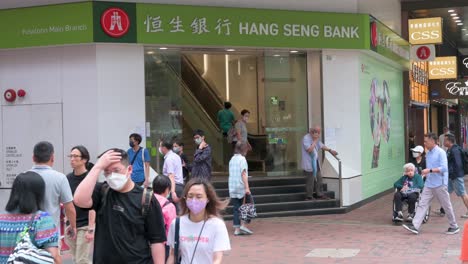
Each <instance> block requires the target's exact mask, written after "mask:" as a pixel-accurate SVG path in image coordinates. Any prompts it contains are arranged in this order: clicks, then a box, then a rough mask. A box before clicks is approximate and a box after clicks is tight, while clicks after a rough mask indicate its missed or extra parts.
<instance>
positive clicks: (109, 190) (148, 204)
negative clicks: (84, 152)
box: [74, 149, 166, 264]
mask: <svg viewBox="0 0 468 264" xmlns="http://www.w3.org/2000/svg"><path fill="white" fill-rule="evenodd" d="M101 172H103V173H104V176H105V177H106V183H103V184H102V183H98V184H96V181H97V179H98V176H99V174H100V173H101ZM131 174H132V166H131V165H130V164H129V160H128V155H127V152H125V151H124V150H121V149H111V150H109V151H106V152H105V153H104V154H102V155H101V156H100V157H99V160H98V161H97V162H96V165H94V167H93V168H92V169H91V171H90V172H89V173H88V176H86V178H84V180H83V181H82V182H81V183H80V185H79V186H78V188H77V189H76V191H75V196H74V202H75V204H76V205H77V206H79V207H81V208H92V209H93V210H95V211H96V231H95V240H94V256H93V263H94V264H107V263H112V264H163V263H164V262H165V252H164V251H165V249H164V242H165V241H166V232H165V229H164V220H163V216H162V212H161V206H160V205H159V203H158V201H157V200H156V198H155V197H154V196H153V192H152V191H151V190H148V189H143V188H141V187H140V186H137V185H136V184H135V183H134V182H133V181H132V180H131V179H130V175H131Z"/></svg>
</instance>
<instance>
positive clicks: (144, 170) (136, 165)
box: [127, 133, 151, 187]
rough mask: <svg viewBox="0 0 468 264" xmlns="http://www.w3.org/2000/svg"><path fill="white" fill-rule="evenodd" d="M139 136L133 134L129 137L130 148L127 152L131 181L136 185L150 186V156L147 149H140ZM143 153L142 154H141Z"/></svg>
mask: <svg viewBox="0 0 468 264" xmlns="http://www.w3.org/2000/svg"><path fill="white" fill-rule="evenodd" d="M141 140H142V139H141V136H140V135H139V134H136V133H133V134H131V135H130V136H129V145H130V148H129V149H128V150H127V154H128V160H129V161H130V165H132V181H133V182H134V183H136V185H138V186H141V185H143V184H144V185H145V187H148V186H151V185H150V182H149V166H150V155H149V152H148V150H147V149H145V148H142V147H140V143H141ZM142 152H143V153H142Z"/></svg>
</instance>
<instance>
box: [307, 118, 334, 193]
mask: <svg viewBox="0 0 468 264" xmlns="http://www.w3.org/2000/svg"><path fill="white" fill-rule="evenodd" d="M321 130H322V129H321V128H320V127H319V126H314V127H312V128H310V129H309V133H307V134H306V135H305V136H304V138H303V139H302V169H303V170H304V176H305V177H306V200H314V197H313V194H314V191H315V193H316V195H317V198H319V199H329V198H328V197H327V196H326V195H324V194H323V193H322V173H321V165H320V162H319V158H318V156H319V155H318V154H319V151H321V150H325V151H328V152H330V153H331V154H332V155H334V156H336V155H338V152H336V151H334V150H332V149H331V148H328V147H327V146H325V145H324V144H323V143H322V142H321V141H320V133H321Z"/></svg>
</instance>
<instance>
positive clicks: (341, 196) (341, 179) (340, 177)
mask: <svg viewBox="0 0 468 264" xmlns="http://www.w3.org/2000/svg"><path fill="white" fill-rule="evenodd" d="M338 173H339V174H338V177H339V192H340V207H343V178H342V175H341V160H338Z"/></svg>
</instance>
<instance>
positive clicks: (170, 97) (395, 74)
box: [0, 2, 408, 204]
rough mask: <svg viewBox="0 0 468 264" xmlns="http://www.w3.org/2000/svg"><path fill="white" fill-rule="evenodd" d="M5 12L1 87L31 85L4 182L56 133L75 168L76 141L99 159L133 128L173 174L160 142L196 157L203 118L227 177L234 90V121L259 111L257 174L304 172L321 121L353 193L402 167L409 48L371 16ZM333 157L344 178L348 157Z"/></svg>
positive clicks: (146, 7) (14, 108)
mask: <svg viewBox="0 0 468 264" xmlns="http://www.w3.org/2000/svg"><path fill="white" fill-rule="evenodd" d="M26 18H28V19H26ZM0 22H1V23H0V29H2V32H5V33H6V34H4V35H6V36H5V38H4V39H5V40H6V41H3V40H2V42H0V48H1V50H0V80H1V81H0V86H1V89H2V92H5V91H6V90H7V89H12V90H14V92H15V93H18V90H20V89H22V90H24V91H25V92H26V95H24V96H22V97H18V96H16V97H15V99H14V100H11V98H10V97H9V98H6V97H5V98H3V99H2V102H1V103H2V108H1V109H2V116H3V121H2V124H1V126H2V131H3V134H2V136H3V140H2V144H3V145H2V148H3V149H5V150H8V152H4V153H5V154H4V155H3V156H2V157H1V159H2V163H1V164H2V169H3V172H4V173H2V176H1V179H0V183H1V186H0V187H4V188H5V187H6V188H8V187H9V186H11V183H12V181H13V179H14V177H15V176H16V175H17V174H18V173H19V172H21V171H24V170H25V169H28V168H29V167H30V166H31V160H30V156H31V155H30V154H31V150H32V146H33V145H34V144H35V143H36V142H37V141H39V140H49V141H51V142H53V144H54V145H55V147H56V159H55V160H56V163H55V167H56V168H57V169H58V170H61V171H64V172H69V171H70V170H71V169H70V167H69V164H68V161H67V160H66V159H65V158H64V156H65V155H66V154H67V153H68V151H69V150H70V148H71V147H72V146H74V145H77V144H83V145H85V146H87V147H88V149H89V150H90V152H91V157H92V158H91V159H92V161H93V160H95V158H96V156H97V155H98V154H99V153H100V152H102V151H103V150H105V149H107V148H110V147H120V148H125V149H126V148H128V135H129V134H130V133H132V132H137V133H140V134H142V135H143V140H144V142H143V144H144V146H146V147H147V148H148V149H149V151H150V155H151V165H152V167H153V168H154V169H156V170H157V171H161V168H162V162H163V158H162V156H161V155H160V154H159V152H158V151H157V150H158V142H159V140H160V139H162V138H164V139H171V140H177V141H180V142H182V143H184V145H185V154H187V155H188V156H189V160H191V157H192V155H193V153H194V149H195V147H196V146H195V144H194V143H193V135H192V132H193V130H195V129H202V130H204V131H205V134H206V140H207V142H208V143H209V144H210V145H211V147H212V151H213V155H212V156H213V162H212V165H213V171H214V175H215V177H216V176H217V175H226V172H227V169H228V168H227V166H228V161H229V158H230V156H231V155H232V147H231V145H230V144H229V143H228V142H227V140H226V139H225V138H223V135H222V133H221V132H220V125H219V122H218V118H217V113H218V111H219V110H221V109H222V108H223V103H224V102H225V101H229V102H231V103H232V108H231V110H232V112H233V113H234V115H235V117H236V119H237V118H239V117H240V112H241V111H242V110H243V109H247V110H248V111H249V112H250V118H249V120H248V122H247V129H248V138H249V142H250V143H251V145H252V147H253V151H252V152H251V153H249V155H248V156H247V160H248V162H249V170H251V171H252V173H251V175H263V176H288V175H299V173H301V147H302V145H301V144H302V137H303V136H304V135H305V134H306V133H307V129H308V127H309V126H311V125H312V124H319V125H321V126H322V127H323V133H322V136H323V141H324V142H325V144H327V145H329V146H330V147H332V148H334V149H337V150H338V152H339V153H340V157H341V161H342V170H341V171H342V175H341V176H342V178H343V179H345V178H346V179H349V180H348V181H346V182H344V183H343V184H344V185H343V186H344V188H345V189H344V191H345V193H347V195H348V196H349V197H345V200H346V201H345V204H346V203H347V202H348V203H353V202H355V201H359V200H362V199H364V198H367V197H369V196H372V195H374V194H376V193H379V192H381V191H383V190H386V189H388V186H390V185H389V184H390V182H393V181H394V180H395V179H396V177H397V176H398V175H399V174H400V170H401V165H403V159H402V158H401V157H404V152H403V151H404V150H403V148H404V147H403V146H404V137H403V136H404V125H403V124H404V122H403V105H402V103H403V100H402V94H403V90H402V79H401V78H402V71H404V70H406V68H405V67H406V66H405V63H401V61H405V59H407V51H408V46H407V43H405V42H404V41H403V40H402V39H401V38H400V37H399V36H398V35H396V34H395V33H393V32H392V31H391V30H390V29H388V28H387V27H385V26H384V25H383V24H381V23H380V22H378V21H376V20H375V19H374V18H372V17H371V16H369V15H367V14H341V13H318V12H303V11H284V10H264V9H242V8H220V7H202V6H197V7H195V6H175V5H159V4H139V3H137V4H135V3H110V2H83V3H73V4H63V5H51V6H43V7H32V8H22V9H10V10H1V11H0ZM12 22H15V23H12ZM6 25H8V30H7V29H6V28H5V27H6ZM371 29H372V30H371ZM405 52H406V53H405ZM7 99H8V100H7ZM390 102H391V103H390ZM390 105H391V112H390ZM37 126H39V127H40V128H41V129H34V128H35V127H37ZM12 127H15V128H17V129H12ZM350 142H353V144H350ZM357 153H361V154H360V155H359V154H358V155H356V154H357ZM379 153H380V155H379ZM327 155H328V154H327ZM324 159H325V164H326V165H325V166H324V168H323V169H324V173H325V174H326V177H327V178H328V180H329V181H330V185H333V184H336V181H335V180H334V179H336V178H338V175H339V171H340V169H339V167H338V162H337V161H336V160H335V159H334V158H333V157H331V156H326V157H324ZM383 172H384V173H383ZM380 174H385V176H382V175H380ZM366 177H368V179H367V180H366V179H365V178H366ZM346 188H347V189H346Z"/></svg>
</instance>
